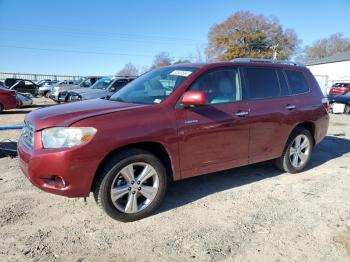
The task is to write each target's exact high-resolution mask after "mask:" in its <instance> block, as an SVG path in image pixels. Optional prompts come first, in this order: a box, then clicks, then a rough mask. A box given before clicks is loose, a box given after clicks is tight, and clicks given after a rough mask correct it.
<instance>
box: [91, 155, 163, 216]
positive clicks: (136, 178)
mask: <svg viewBox="0 0 350 262" xmlns="http://www.w3.org/2000/svg"><path fill="white" fill-rule="evenodd" d="M166 186H167V177H166V171H165V168H164V166H163V164H162V163H161V162H160V161H159V159H158V158H157V157H156V156H154V155H153V154H151V153H149V152H147V151H144V150H139V149H132V150H128V151H125V152H123V153H120V154H118V155H117V156H115V157H114V158H112V159H111V160H110V161H109V162H108V163H106V164H105V166H104V168H102V170H101V172H100V173H99V174H98V177H97V180H96V182H95V185H94V190H93V191H94V197H95V200H96V202H97V203H98V204H99V205H100V206H101V207H102V209H103V210H104V211H105V212H106V213H107V214H108V215H109V216H110V217H112V218H114V219H116V220H119V221H123V222H130V221H135V220H138V219H141V218H144V217H146V216H149V215H150V214H152V213H153V212H154V211H155V210H156V209H157V208H158V207H159V206H160V204H161V202H162V200H163V198H164V195H165V191H166Z"/></svg>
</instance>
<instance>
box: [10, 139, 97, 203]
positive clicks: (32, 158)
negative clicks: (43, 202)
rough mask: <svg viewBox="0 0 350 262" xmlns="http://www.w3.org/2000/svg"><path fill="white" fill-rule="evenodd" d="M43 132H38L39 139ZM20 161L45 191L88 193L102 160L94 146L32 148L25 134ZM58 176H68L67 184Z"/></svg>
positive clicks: (27, 173)
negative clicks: (91, 148) (65, 148)
mask: <svg viewBox="0 0 350 262" xmlns="http://www.w3.org/2000/svg"><path fill="white" fill-rule="evenodd" d="M38 138H40V137H39V134H38V133H36V138H35V139H38ZM17 151H18V156H19V165H20V168H21V170H22V172H23V173H24V174H25V176H26V177H27V178H28V180H29V181H30V182H31V183H32V184H33V185H34V186H36V187H38V188H40V189H41V190H43V191H46V192H49V193H53V194H57V195H61V196H66V197H87V196H89V194H90V191H91V187H92V181H93V178H94V176H95V173H96V169H97V167H98V164H99V161H100V160H99V159H97V158H96V157H94V155H93V152H92V150H89V149H86V148H85V147H77V148H75V149H67V150H48V149H43V148H39V149H29V148H28V147H27V145H26V144H25V143H24V141H23V139H22V137H20V139H19V142H18V149H17ZM54 177H59V178H61V179H63V180H64V184H65V185H64V186H63V187H62V186H59V185H57V184H55V183H53V181H54Z"/></svg>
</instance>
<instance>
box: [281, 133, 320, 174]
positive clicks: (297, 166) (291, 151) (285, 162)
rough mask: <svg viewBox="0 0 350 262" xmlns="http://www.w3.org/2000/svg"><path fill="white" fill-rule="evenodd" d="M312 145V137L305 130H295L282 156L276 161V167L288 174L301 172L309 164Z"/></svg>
mask: <svg viewBox="0 0 350 262" xmlns="http://www.w3.org/2000/svg"><path fill="white" fill-rule="evenodd" d="M313 145H314V143H313V138H312V135H311V133H310V132H309V131H308V130H307V129H305V128H300V127H297V128H295V129H294V130H293V132H292V134H291V135H290V137H289V139H288V142H287V145H286V146H285V149H284V151H283V154H282V156H281V157H280V158H278V159H276V165H277V167H278V168H279V169H281V170H282V171H285V172H288V173H298V172H301V171H302V170H303V169H304V168H305V167H306V166H307V164H308V163H309V162H310V159H311V154H312V150H313Z"/></svg>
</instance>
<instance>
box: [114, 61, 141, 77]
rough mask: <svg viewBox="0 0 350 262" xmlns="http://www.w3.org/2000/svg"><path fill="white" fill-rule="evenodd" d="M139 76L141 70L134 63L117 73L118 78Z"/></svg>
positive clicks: (128, 64)
mask: <svg viewBox="0 0 350 262" xmlns="http://www.w3.org/2000/svg"><path fill="white" fill-rule="evenodd" d="M138 74H139V70H138V69H137V67H136V66H135V65H134V64H132V63H127V64H126V65H125V66H124V68H123V69H122V70H120V71H119V72H118V73H117V75H118V76H137V75H138Z"/></svg>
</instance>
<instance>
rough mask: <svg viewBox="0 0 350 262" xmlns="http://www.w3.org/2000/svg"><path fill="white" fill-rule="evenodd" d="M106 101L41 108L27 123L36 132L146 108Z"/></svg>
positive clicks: (29, 116) (97, 100)
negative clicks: (99, 116) (90, 118)
mask: <svg viewBox="0 0 350 262" xmlns="http://www.w3.org/2000/svg"><path fill="white" fill-rule="evenodd" d="M144 106H146V105H136V104H128V103H121V102H116V101H111V100H105V99H92V100H87V101H81V102H74V103H68V104H61V105H54V106H49V107H45V108H40V109H38V110H35V111H33V112H31V113H29V114H28V115H27V117H26V118H25V121H27V122H29V123H31V124H33V125H34V126H35V129H36V130H41V129H44V128H47V127H53V126H70V125H71V124H73V123H75V122H77V121H79V120H82V119H85V118H89V117H93V116H98V115H103V114H109V113H114V112H120V111H124V110H130V109H133V108H139V107H144Z"/></svg>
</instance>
